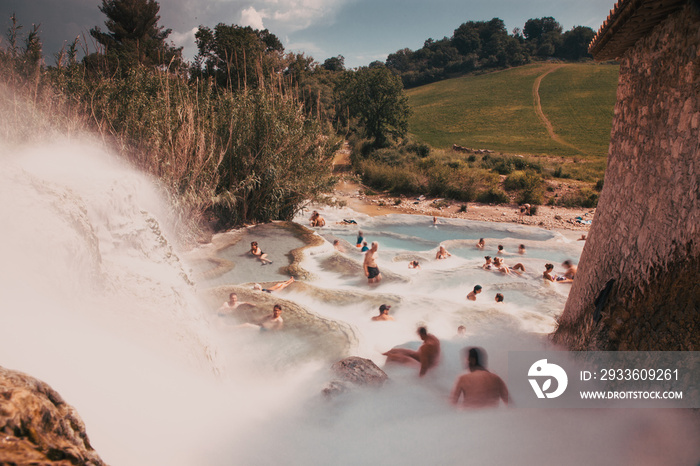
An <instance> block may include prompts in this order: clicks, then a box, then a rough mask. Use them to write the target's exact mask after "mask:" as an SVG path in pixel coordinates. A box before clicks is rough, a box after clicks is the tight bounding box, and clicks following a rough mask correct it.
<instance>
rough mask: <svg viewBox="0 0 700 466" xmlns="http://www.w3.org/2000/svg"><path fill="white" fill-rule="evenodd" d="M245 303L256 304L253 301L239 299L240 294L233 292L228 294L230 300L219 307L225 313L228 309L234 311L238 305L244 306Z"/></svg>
mask: <svg viewBox="0 0 700 466" xmlns="http://www.w3.org/2000/svg"><path fill="white" fill-rule="evenodd" d="M244 304H247V305H249V306H255V304H253V303H247V302H240V301H238V295H237V294H236V293H231V294H229V295H228V301H226V302H224V304H222V305H221V307H220V308H219V309H218V312H219V313H225V312H226V311H233V310H234V309H236V308H237V307H238V306H242V305H244Z"/></svg>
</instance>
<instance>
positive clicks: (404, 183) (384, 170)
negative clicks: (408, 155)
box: [360, 160, 423, 194]
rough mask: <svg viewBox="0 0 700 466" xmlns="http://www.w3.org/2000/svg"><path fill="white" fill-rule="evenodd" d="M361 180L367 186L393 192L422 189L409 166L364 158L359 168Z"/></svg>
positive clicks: (416, 175)
mask: <svg viewBox="0 0 700 466" xmlns="http://www.w3.org/2000/svg"><path fill="white" fill-rule="evenodd" d="M360 171H361V174H362V181H363V183H365V184H366V185H368V186H371V187H372V188H375V189H380V190H383V191H389V192H391V193H394V194H416V193H419V192H422V191H423V185H422V183H421V180H420V177H419V176H418V174H417V173H416V171H415V170H412V169H411V168H410V167H403V166H402V167H392V166H390V165H386V164H383V163H380V162H376V161H373V160H366V161H364V162H363V163H362V165H361V168H360Z"/></svg>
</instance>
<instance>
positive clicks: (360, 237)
mask: <svg viewBox="0 0 700 466" xmlns="http://www.w3.org/2000/svg"><path fill="white" fill-rule="evenodd" d="M364 240H365V238H364V236H362V230H360V231H358V232H357V244H355V246H357V247H358V248H361V247H362V242H363V241H364Z"/></svg>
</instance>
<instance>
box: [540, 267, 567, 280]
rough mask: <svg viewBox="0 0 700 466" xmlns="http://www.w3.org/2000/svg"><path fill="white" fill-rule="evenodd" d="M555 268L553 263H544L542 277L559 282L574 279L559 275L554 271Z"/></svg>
mask: <svg viewBox="0 0 700 466" xmlns="http://www.w3.org/2000/svg"><path fill="white" fill-rule="evenodd" d="M553 270H554V266H553V265H552V264H545V265H544V273H543V274H542V278H544V279H545V280H549V281H550V282H557V283H571V282H572V281H573V280H571V279H569V278H566V277H564V276H561V275H557V274H554V273H552V271H553Z"/></svg>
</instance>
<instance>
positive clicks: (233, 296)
mask: <svg viewBox="0 0 700 466" xmlns="http://www.w3.org/2000/svg"><path fill="white" fill-rule="evenodd" d="M228 300H229V301H238V295H237V294H236V293H231V294H229V295H228Z"/></svg>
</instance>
